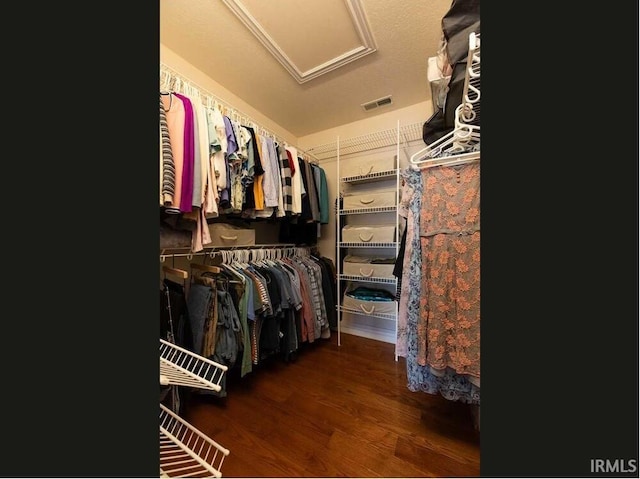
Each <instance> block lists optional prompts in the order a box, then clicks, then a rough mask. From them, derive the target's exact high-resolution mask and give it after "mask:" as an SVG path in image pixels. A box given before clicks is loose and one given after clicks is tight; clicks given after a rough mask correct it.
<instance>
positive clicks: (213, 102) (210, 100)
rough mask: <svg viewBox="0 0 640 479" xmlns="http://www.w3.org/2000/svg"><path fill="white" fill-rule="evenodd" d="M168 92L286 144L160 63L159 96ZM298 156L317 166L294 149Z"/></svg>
mask: <svg viewBox="0 0 640 479" xmlns="http://www.w3.org/2000/svg"><path fill="white" fill-rule="evenodd" d="M170 92H178V93H182V94H185V95H188V96H192V97H196V98H200V100H201V101H202V103H203V104H204V105H205V106H206V107H207V108H210V109H214V108H215V109H218V110H220V112H222V114H223V115H226V116H228V117H229V118H230V119H232V120H233V121H235V122H237V123H240V124H241V125H246V126H250V127H251V128H253V129H254V130H255V131H256V132H258V134H259V135H260V136H264V137H267V138H271V139H272V140H273V141H275V142H276V143H278V144H280V145H286V144H287V142H286V141H284V140H283V139H282V138H279V137H278V136H276V135H275V134H274V133H273V132H271V131H269V130H267V129H266V128H264V127H262V126H260V125H259V124H258V123H257V122H256V121H255V120H254V119H253V118H251V117H249V116H247V115H245V114H244V113H242V112H240V111H238V110H237V109H235V108H234V107H232V106H230V105H229V104H227V103H226V102H224V101H223V100H221V99H220V98H218V97H217V96H215V95H214V94H212V93H210V92H208V91H207V90H205V89H204V88H202V87H200V86H198V85H197V84H196V83H194V82H192V81H191V80H187V79H186V78H184V77H183V76H182V75H180V74H179V73H177V72H175V71H174V70H172V69H171V68H169V67H168V66H167V65H165V64H163V63H161V64H160V93H161V94H169V93H170ZM296 149H297V151H298V153H299V154H300V156H302V157H303V158H304V159H305V160H307V161H308V162H310V163H314V164H316V165H317V164H318V159H317V158H316V157H315V156H313V155H311V154H310V153H307V152H306V151H304V150H301V149H300V148H298V147H296Z"/></svg>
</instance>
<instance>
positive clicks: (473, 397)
mask: <svg viewBox="0 0 640 479" xmlns="http://www.w3.org/2000/svg"><path fill="white" fill-rule="evenodd" d="M423 171H424V170H422V171H421V170H417V169H413V168H407V169H405V170H403V171H402V179H403V182H404V183H403V187H402V191H401V204H400V208H399V212H400V214H401V215H402V216H403V217H404V218H406V220H407V223H406V228H407V230H406V239H405V255H404V258H403V268H402V280H401V284H402V285H403V287H402V289H401V293H400V295H401V297H400V306H399V314H398V338H397V348H398V355H399V356H403V357H405V358H406V365H407V387H408V389H409V390H411V391H414V392H415V391H422V392H426V393H429V394H438V393H439V394H441V395H442V396H443V397H444V398H446V399H449V400H452V401H461V402H465V403H469V404H480V387H479V386H477V385H475V384H473V382H471V381H470V380H469V376H467V375H465V374H458V373H456V371H455V370H454V369H452V368H450V367H446V368H444V369H442V370H439V371H435V370H434V369H432V367H431V366H430V365H429V364H427V363H426V356H425V355H424V354H425V348H424V345H425V344H426V334H425V332H424V328H422V329H421V330H419V324H421V323H422V320H423V319H424V318H421V312H420V311H421V302H422V298H428V296H427V291H426V287H427V282H426V281H423V279H422V270H423V257H424V252H423V250H422V238H421V236H420V231H421V228H420V221H421V214H422V211H423V208H422V199H423V193H424V187H423V177H422V172H423ZM425 259H426V258H425Z"/></svg>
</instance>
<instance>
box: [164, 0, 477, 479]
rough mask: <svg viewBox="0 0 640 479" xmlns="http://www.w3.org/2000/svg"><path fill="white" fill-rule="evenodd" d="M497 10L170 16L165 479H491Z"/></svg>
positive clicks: (302, 9) (428, 7) (311, 7)
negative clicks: (486, 222) (488, 322)
mask: <svg viewBox="0 0 640 479" xmlns="http://www.w3.org/2000/svg"><path fill="white" fill-rule="evenodd" d="M479 8H480V6H479V2H478V1H458V0H437V1H434V2H419V1H414V0H412V1H408V2H401V3H395V2H388V1H386V0H331V1H324V0H322V1H320V0H317V1H308V2H294V3H291V2H289V1H284V0H275V1H270V2H258V1H255V0H213V1H208V2H200V1H196V2H194V1H190V0H166V1H165V0H163V1H162V2H161V3H160V64H159V65H158V68H159V90H160V91H159V93H160V100H159V142H160V148H159V153H160V158H159V177H158V193H159V198H158V200H159V248H158V277H159V288H158V289H159V300H160V328H159V340H160V341H159V351H160V353H159V354H160V358H159V360H160V398H159V427H160V440H159V450H160V455H159V457H160V464H159V475H160V476H161V477H470V476H478V475H479V474H480V436H481V427H480V391H481V389H480V38H481V35H480V16H479Z"/></svg>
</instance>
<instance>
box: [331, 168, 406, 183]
mask: <svg viewBox="0 0 640 479" xmlns="http://www.w3.org/2000/svg"><path fill="white" fill-rule="evenodd" d="M397 173H398V170H397V169H396V170H387V171H378V172H377V173H371V174H369V175H355V176H345V177H344V178H340V181H341V182H342V183H369V182H372V181H379V180H386V179H389V178H392V177H394V176H396V175H397Z"/></svg>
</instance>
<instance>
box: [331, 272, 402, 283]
mask: <svg viewBox="0 0 640 479" xmlns="http://www.w3.org/2000/svg"><path fill="white" fill-rule="evenodd" d="M338 278H339V279H340V280H342V281H359V282H364V283H386V284H396V283H397V282H398V279H397V278H395V277H393V278H388V277H387V278H385V277H383V276H352V275H349V274H339V275H338Z"/></svg>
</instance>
